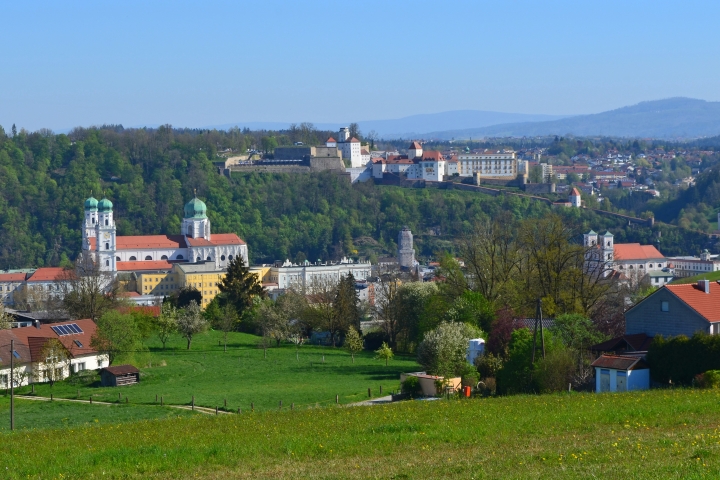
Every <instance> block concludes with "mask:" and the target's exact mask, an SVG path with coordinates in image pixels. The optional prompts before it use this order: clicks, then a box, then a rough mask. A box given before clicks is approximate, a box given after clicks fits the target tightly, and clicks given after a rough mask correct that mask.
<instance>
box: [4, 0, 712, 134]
mask: <svg viewBox="0 0 720 480" xmlns="http://www.w3.org/2000/svg"><path fill="white" fill-rule="evenodd" d="M719 17H720V2H711V1H705V2H696V1H688V0H685V1H682V2H680V1H677V2H662V1H657V0H656V1H607V0H606V1H577V0H573V1H511V0H505V1H496V2H483V1H455V2H451V1H447V2H440V1H434V2H430V1H422V0H414V1H396V0H384V1H359V2H337V1H335V2H331V1H273V0H262V1H256V2H242V1H233V2H222V1H207V0H206V1H202V2H200V1H196V2H183V1H173V2H161V1H154V2H153V1H127V0H126V1H122V2H120V1H102V2H97V1H92V2H91V1H65V2H39V1H22V2H12V1H9V0H6V1H2V2H0V44H1V45H2V55H0V125H3V126H4V127H5V129H6V130H7V129H9V127H10V125H11V124H12V123H16V124H17V125H18V127H25V128H27V129H30V130H34V129H38V128H52V129H65V128H69V127H73V126H78V125H83V126H87V125H93V124H101V123H122V124H123V125H125V126H137V125H154V124H163V123H171V124H172V125H174V126H190V127H196V126H205V125H217V124H225V123H233V122H238V123H239V124H242V122H249V121H295V122H300V121H312V122H317V123H321V122H350V121H360V120H370V119H386V118H398V117H402V116H407V115H412V114H418V113H432V112H441V111H447V110H456V109H477V110H494V111H502V112H517V113H545V114H580V113H594V112H600V111H604V110H608V109H612V108H617V107H621V106H624V105H629V104H633V103H637V102H639V101H642V100H654V99H660V98H667V97H672V96H687V97H694V98H702V99H705V100H713V101H717V100H720V89H719V88H718V87H719V86H720V80H719V79H720V29H718V28H717V25H716V22H717V18H719Z"/></svg>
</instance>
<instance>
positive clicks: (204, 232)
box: [180, 197, 210, 241]
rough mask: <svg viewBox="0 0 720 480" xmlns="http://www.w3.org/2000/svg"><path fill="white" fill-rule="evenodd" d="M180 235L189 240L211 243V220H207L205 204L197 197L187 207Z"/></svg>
mask: <svg viewBox="0 0 720 480" xmlns="http://www.w3.org/2000/svg"><path fill="white" fill-rule="evenodd" d="M180 233H181V234H182V235H185V236H186V237H189V238H204V239H205V240H207V241H210V219H208V218H207V207H206V206H205V202H203V201H202V200H200V199H199V198H197V197H195V198H193V199H192V200H190V201H189V202H188V203H187V204H186V205H185V218H183V223H182V231H181V232H180Z"/></svg>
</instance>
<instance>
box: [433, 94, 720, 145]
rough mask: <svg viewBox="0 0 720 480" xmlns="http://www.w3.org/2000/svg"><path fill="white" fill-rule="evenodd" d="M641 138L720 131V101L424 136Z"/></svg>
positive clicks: (679, 101) (686, 101)
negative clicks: (569, 135)
mask: <svg viewBox="0 0 720 480" xmlns="http://www.w3.org/2000/svg"><path fill="white" fill-rule="evenodd" d="M568 134H571V135H575V136H609V137H640V138H645V137H649V138H678V139H680V138H683V139H688V138H698V137H707V136H713V135H718V134H720V102H706V101H705V100H696V99H692V98H680V97H678V98H668V99H665V100H654V101H649V102H641V103H638V104H637V105H632V106H629V107H622V108H618V109H617V110H610V111H607V112H602V113H596V114H593V115H578V116H574V117H567V118H563V119H560V120H551V121H544V122H514V123H505V124H500V125H491V126H487V127H479V128H467V129H452V130H451V129H444V130H442V131H435V132H429V133H427V134H426V135H425V138H437V139H443V140H450V139H452V138H456V139H467V138H482V137H524V136H527V137H531V136H543V135H568Z"/></svg>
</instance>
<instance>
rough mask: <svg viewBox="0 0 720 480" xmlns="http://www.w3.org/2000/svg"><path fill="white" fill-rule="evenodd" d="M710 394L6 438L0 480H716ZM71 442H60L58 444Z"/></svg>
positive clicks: (497, 403) (351, 412)
mask: <svg viewBox="0 0 720 480" xmlns="http://www.w3.org/2000/svg"><path fill="white" fill-rule="evenodd" d="M719 404H720V392H719V391H717V390H672V391H670V390H655V391H649V392H634V393H627V394H599V395H598V394H570V395H568V394H560V395H544V396H517V397H505V398H492V399H470V400H449V401H448V400H438V401H432V402H422V401H415V402H402V403H397V404H391V405H384V406H374V407H350V408H348V407H329V408H321V409H303V410H296V411H293V412H290V411H283V412H278V411H274V412H273V411H265V412H256V413H244V414H242V415H221V416H218V417H216V416H200V415H197V416H195V417H192V418H182V419H177V418H174V419H166V420H150V421H140V422H135V423H127V424H118V425H99V426H94V427H80V428H76V429H72V431H68V430H67V429H65V430H37V431H28V432H20V433H15V434H6V436H5V437H3V441H4V443H5V444H10V445H12V448H5V449H0V469H1V468H2V467H3V466H4V467H5V469H6V472H7V473H5V472H3V473H4V476H5V478H82V479H88V478H100V477H102V478H191V477H192V478H202V479H216V478H228V477H229V478H250V477H251V478H449V477H450V478H718V477H720V429H719V423H720V409H719V408H718V405H719ZM69 437H71V438H69Z"/></svg>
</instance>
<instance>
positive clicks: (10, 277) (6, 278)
mask: <svg viewBox="0 0 720 480" xmlns="http://www.w3.org/2000/svg"><path fill="white" fill-rule="evenodd" d="M24 280H25V274H24V273H0V282H22V281H24Z"/></svg>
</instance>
